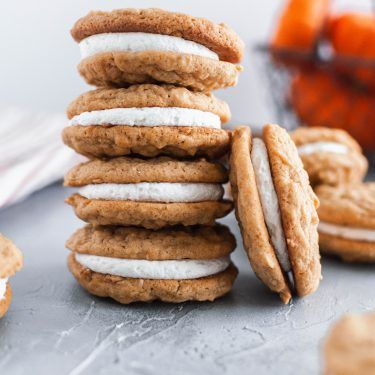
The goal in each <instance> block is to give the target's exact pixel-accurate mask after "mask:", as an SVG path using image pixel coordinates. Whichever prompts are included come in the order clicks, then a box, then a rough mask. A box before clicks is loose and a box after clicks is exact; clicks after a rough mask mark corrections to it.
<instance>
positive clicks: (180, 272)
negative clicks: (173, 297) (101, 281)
mask: <svg viewBox="0 0 375 375" xmlns="http://www.w3.org/2000/svg"><path fill="white" fill-rule="evenodd" d="M75 258H76V260H77V262H78V263H80V264H82V265H83V266H85V267H87V268H89V269H90V270H92V271H94V272H99V273H103V274H109V275H114V276H121V277H131V278H140V279H158V280H160V279H169V280H182V279H198V278H200V277H206V276H210V275H214V274H216V273H219V272H222V271H224V270H225V269H226V268H227V267H228V266H229V263H230V258H229V257H223V258H219V259H209V260H191V259H188V260H186V259H184V260H139V259H119V258H108V257H102V256H97V255H87V254H79V253H76V254H75Z"/></svg>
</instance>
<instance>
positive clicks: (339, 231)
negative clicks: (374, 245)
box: [318, 221, 375, 242]
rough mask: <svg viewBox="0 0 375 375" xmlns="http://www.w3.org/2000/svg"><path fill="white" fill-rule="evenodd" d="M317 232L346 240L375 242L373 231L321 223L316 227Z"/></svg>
mask: <svg viewBox="0 0 375 375" xmlns="http://www.w3.org/2000/svg"><path fill="white" fill-rule="evenodd" d="M318 231H319V232H321V233H325V234H329V235H331V236H337V237H341V238H346V239H348V240H358V241H366V242H375V230H374V229H362V228H353V227H347V226H344V225H336V224H331V223H326V222H324V221H321V222H320V223H319V226H318Z"/></svg>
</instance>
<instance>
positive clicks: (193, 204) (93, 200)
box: [65, 157, 233, 229]
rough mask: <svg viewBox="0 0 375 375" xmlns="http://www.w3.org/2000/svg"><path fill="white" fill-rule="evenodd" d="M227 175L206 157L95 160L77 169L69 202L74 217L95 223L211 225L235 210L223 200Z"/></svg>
mask: <svg viewBox="0 0 375 375" xmlns="http://www.w3.org/2000/svg"><path fill="white" fill-rule="evenodd" d="M227 178H228V176H227V171H226V169H225V168H224V167H223V166H222V165H221V164H219V163H210V162H208V161H206V160H204V159H201V160H194V161H179V160H174V159H170V158H167V157H159V158H154V159H148V160H143V159H137V158H130V157H121V158H115V159H110V160H108V161H102V160H92V161H89V162H86V163H83V164H80V165H78V166H77V167H75V168H73V169H72V170H71V171H70V172H69V173H68V174H67V176H66V177H65V185H66V186H75V187H79V190H78V193H77V194H74V195H72V196H71V197H69V198H68V199H67V203H69V204H70V205H72V206H73V208H74V210H75V212H76V215H77V216H78V217H79V218H80V219H82V220H84V221H86V222H88V223H91V224H95V225H124V226H141V227H145V228H150V229H158V228H162V227H165V226H169V225H184V226H187V225H197V224H204V225H213V224H214V222H215V219H217V218H220V217H223V216H225V215H227V214H228V213H229V212H230V211H231V210H232V206H233V204H232V202H230V201H227V200H223V199H222V197H223V193H224V189H223V187H222V185H221V184H222V183H224V182H226V181H227Z"/></svg>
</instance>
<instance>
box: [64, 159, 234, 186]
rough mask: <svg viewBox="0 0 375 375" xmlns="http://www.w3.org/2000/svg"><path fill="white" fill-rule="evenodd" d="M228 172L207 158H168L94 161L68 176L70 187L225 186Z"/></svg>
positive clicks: (74, 170) (67, 180)
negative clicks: (141, 185) (195, 184)
mask: <svg viewBox="0 0 375 375" xmlns="http://www.w3.org/2000/svg"><path fill="white" fill-rule="evenodd" d="M227 181H228V172H227V170H226V169H225V168H224V166H223V165H222V164H220V163H214V162H208V161H207V160H205V159H197V160H191V161H185V160H176V159H171V158H168V157H158V158H154V159H148V160H145V159H139V158H130V157H122V158H115V159H110V160H107V161H103V160H91V161H88V162H86V163H82V164H79V165H77V166H76V167H74V168H73V169H71V170H70V171H69V172H68V174H67V175H66V176H65V185H66V186H83V185H87V184H102V183H114V184H122V183H126V184H130V183H133V184H134V183H139V182H202V183H225V182H227Z"/></svg>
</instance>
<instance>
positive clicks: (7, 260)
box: [0, 234, 23, 279]
mask: <svg viewBox="0 0 375 375" xmlns="http://www.w3.org/2000/svg"><path fill="white" fill-rule="evenodd" d="M22 265H23V256H22V253H21V251H20V250H19V249H18V248H17V247H16V246H15V245H14V244H13V242H12V241H10V240H9V239H7V238H6V237H4V236H3V235H2V234H0V279H4V278H7V277H10V276H13V275H14V274H15V273H16V272H17V271H19V270H20V269H21V267H22Z"/></svg>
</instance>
